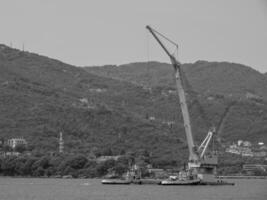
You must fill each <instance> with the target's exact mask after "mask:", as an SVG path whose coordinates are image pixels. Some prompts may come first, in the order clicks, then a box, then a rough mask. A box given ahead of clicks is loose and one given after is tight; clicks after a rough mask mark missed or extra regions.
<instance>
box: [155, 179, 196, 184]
mask: <svg viewBox="0 0 267 200" xmlns="http://www.w3.org/2000/svg"><path fill="white" fill-rule="evenodd" d="M160 184H161V185H199V184H200V180H199V179H196V180H164V181H161V183H160Z"/></svg>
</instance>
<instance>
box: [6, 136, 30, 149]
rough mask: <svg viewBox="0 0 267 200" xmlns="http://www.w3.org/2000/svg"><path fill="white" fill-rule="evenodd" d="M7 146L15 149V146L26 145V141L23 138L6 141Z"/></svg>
mask: <svg viewBox="0 0 267 200" xmlns="http://www.w3.org/2000/svg"><path fill="white" fill-rule="evenodd" d="M7 145H8V146H10V147H11V148H13V149H15V148H16V146H17V145H25V146H26V145H27V141H26V140H25V139H24V138H12V139H9V140H7Z"/></svg>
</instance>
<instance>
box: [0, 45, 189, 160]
mask: <svg viewBox="0 0 267 200" xmlns="http://www.w3.org/2000/svg"><path fill="white" fill-rule="evenodd" d="M0 82H1V84H0V92H1V95H0V102H1V103H0V119H1V120H0V127H1V129H0V136H1V137H2V138H4V139H8V138H11V137H24V138H26V139H27V141H29V144H30V148H31V149H32V150H33V151H35V152H38V151H42V152H43V151H46V152H47V151H55V150H57V146H58V145H57V143H58V133H59V131H63V133H64V138H65V149H66V151H68V152H79V153H87V154H88V153H90V152H91V153H95V154H97V155H99V154H102V153H104V152H107V151H108V152H110V151H109V150H110V149H111V150H112V151H113V153H115V154H119V153H121V152H125V151H130V150H133V151H134V150H136V149H139V150H140V149H146V150H148V151H149V152H151V151H153V152H154V157H155V159H157V158H160V157H161V155H166V158H167V159H168V160H170V162H171V161H172V160H173V159H175V160H177V159H176V157H177V155H178V154H181V152H178V149H177V148H176V147H177V146H178V144H180V147H181V148H184V147H185V144H184V143H183V141H182V139H179V138H178V136H177V135H175V136H173V135H171V134H169V133H170V130H169V128H168V127H167V126H166V125H164V124H158V123H156V122H150V121H149V120H147V119H146V118H145V114H144V113H145V111H144V110H145V109H144V108H145V107H146V106H147V107H149V106H148V105H150V104H151V98H150V96H151V94H150V93H149V92H147V91H146V90H144V89H142V88H141V87H138V86H135V85H133V84H129V83H126V82H121V81H116V80H112V79H108V78H102V77H98V76H96V75H92V74H90V73H87V72H86V71H84V70H83V69H82V68H77V67H74V66H71V65H67V64H65V63H62V62H60V61H57V60H53V59H50V58H47V57H44V56H39V55H36V54H32V53H28V52H22V51H19V50H15V49H11V48H9V47H6V46H4V45H1V47H0ZM158 141H161V142H158ZM180 157H181V158H182V159H183V158H184V156H183V155H182V156H180Z"/></svg>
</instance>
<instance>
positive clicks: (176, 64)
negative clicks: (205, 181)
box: [146, 26, 199, 163]
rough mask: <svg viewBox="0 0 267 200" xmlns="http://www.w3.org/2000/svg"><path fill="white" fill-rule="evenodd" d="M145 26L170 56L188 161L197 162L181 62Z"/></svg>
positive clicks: (152, 31)
mask: <svg viewBox="0 0 267 200" xmlns="http://www.w3.org/2000/svg"><path fill="white" fill-rule="evenodd" d="M146 28H147V29H148V30H149V32H150V33H151V34H152V35H153V37H154V38H155V39H156V41H157V42H158V43H159V44H160V46H161V47H162V48H163V50H164V51H165V53H166V54H167V55H168V56H169V57H170V60H171V63H172V65H173V67H174V70H175V80H176V87H177V91H178V95H179V99H180V107H181V110H182V116H183V121H184V128H185V133H186V139H187V144H188V149H189V163H198V162H199V155H198V153H197V151H196V147H195V145H194V140H193V135H192V128H191V122H190V116H189V112H188V106H187V102H186V95H185V91H184V86H183V81H182V73H181V63H180V62H179V61H177V60H176V58H175V57H174V56H173V55H172V54H171V53H170V52H169V51H168V49H167V48H166V47H165V46H164V44H163V43H162V42H161V40H160V39H159V37H158V36H157V33H158V32H157V31H155V30H154V29H152V28H151V27H150V26H146ZM176 46H178V45H176Z"/></svg>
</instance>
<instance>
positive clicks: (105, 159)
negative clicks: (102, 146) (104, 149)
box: [96, 155, 121, 163]
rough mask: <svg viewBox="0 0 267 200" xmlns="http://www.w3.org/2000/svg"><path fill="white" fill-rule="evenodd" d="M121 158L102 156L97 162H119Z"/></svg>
mask: <svg viewBox="0 0 267 200" xmlns="http://www.w3.org/2000/svg"><path fill="white" fill-rule="evenodd" d="M120 157H121V156H120V155H119V156H100V157H98V158H96V162H97V163H101V162H105V161H107V160H115V161H117V160H118V159H119V158H120Z"/></svg>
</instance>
